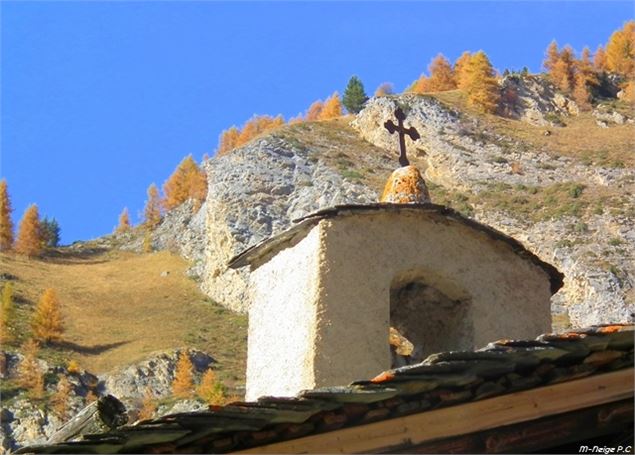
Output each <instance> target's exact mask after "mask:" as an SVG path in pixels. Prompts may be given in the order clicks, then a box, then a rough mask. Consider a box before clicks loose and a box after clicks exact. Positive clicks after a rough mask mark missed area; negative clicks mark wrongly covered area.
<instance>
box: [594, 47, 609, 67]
mask: <svg viewBox="0 0 635 455" xmlns="http://www.w3.org/2000/svg"><path fill="white" fill-rule="evenodd" d="M593 67H594V68H595V69H596V70H597V71H606V51H605V50H604V48H603V47H602V46H598V48H597V49H596V50H595V55H594V56H593Z"/></svg>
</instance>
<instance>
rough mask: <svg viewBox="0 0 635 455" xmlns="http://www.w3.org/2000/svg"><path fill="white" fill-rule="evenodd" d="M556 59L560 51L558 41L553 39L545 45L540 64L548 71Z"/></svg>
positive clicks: (558, 57)
mask: <svg viewBox="0 0 635 455" xmlns="http://www.w3.org/2000/svg"><path fill="white" fill-rule="evenodd" d="M558 60H560V51H559V50H558V43H557V42H556V40H553V41H552V42H551V43H549V46H547V50H546V52H545V59H544V60H543V62H542V66H543V68H544V69H545V70H546V71H547V72H548V73H549V72H551V71H552V70H553V68H554V66H555V65H556V63H557V62H558Z"/></svg>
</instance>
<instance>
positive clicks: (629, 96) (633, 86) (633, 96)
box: [622, 80, 635, 103]
mask: <svg viewBox="0 0 635 455" xmlns="http://www.w3.org/2000/svg"><path fill="white" fill-rule="evenodd" d="M623 90H624V96H623V97H622V99H623V100H624V101H628V102H629V103H635V80H631V81H628V82H627V83H626V85H625V86H624V88H623Z"/></svg>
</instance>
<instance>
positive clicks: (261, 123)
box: [236, 115, 284, 147]
mask: <svg viewBox="0 0 635 455" xmlns="http://www.w3.org/2000/svg"><path fill="white" fill-rule="evenodd" d="M282 125H284V118H283V117H282V115H278V116H276V117H272V116H270V115H254V116H253V117H252V118H251V119H249V120H248V121H247V122H246V123H245V124H244V125H243V128H242V130H241V131H240V134H239V135H238V139H237V140H236V146H237V147H238V146H240V145H243V144H246V143H247V142H249V141H250V140H252V139H253V138H255V137H256V136H258V135H260V134H262V133H265V132H267V131H271V130H274V129H276V128H278V127H280V126H282Z"/></svg>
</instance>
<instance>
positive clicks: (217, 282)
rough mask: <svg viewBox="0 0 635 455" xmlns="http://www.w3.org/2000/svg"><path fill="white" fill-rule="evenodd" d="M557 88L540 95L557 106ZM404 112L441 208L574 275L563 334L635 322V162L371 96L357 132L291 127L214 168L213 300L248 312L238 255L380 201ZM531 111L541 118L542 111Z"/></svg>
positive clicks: (430, 103)
mask: <svg viewBox="0 0 635 455" xmlns="http://www.w3.org/2000/svg"><path fill="white" fill-rule="evenodd" d="M529 86H530V88H531V87H533V88H531V89H526V90H525V89H523V90H524V91H521V92H522V93H523V94H524V96H527V97H531V96H530V92H532V91H534V92H536V91H537V90H538V89H536V88H535V81H532V82H531V83H530V84H529ZM548 89H549V88H548V87H547V88H545V89H544V90H543V91H542V92H540V93H541V94H540V96H541V97H548V96H551V95H550V94H549V93H550V92H548V93H547V94H546V95H545V93H544V92H545V90H547V91H548ZM527 93H529V94H527ZM560 96H561V95H560ZM532 99H535V97H534V98H532ZM552 103H553V105H554V106H556V107H557V106H559V105H560V106H563V107H561V108H559V109H561V110H560V111H558V112H560V113H561V114H563V113H564V110H565V109H566V112H567V115H574V114H575V109H574V108H573V107H572V106H573V104H572V102H570V100H564V101H563V100H560V101H552ZM397 105H400V106H402V108H404V110H406V111H407V112H408V120H407V122H408V123H409V124H410V125H412V126H415V127H416V128H417V129H418V131H419V133H420V134H421V139H420V140H418V141H416V142H414V143H413V142H412V141H410V139H409V138H408V139H407V142H408V149H409V151H410V152H409V153H410V155H411V157H412V160H413V161H414V162H415V164H417V166H419V168H420V169H422V170H425V177H426V180H427V181H428V182H429V184H430V185H431V187H432V189H433V195H432V197H433V201H435V200H436V202H440V203H446V202H449V203H450V204H454V205H455V206H456V207H457V208H459V209H460V210H462V211H464V212H465V213H467V214H469V215H470V216H473V217H474V218H476V219H477V220H479V221H481V222H484V223H486V224H489V225H491V226H493V227H495V228H497V229H499V230H501V231H503V232H505V233H507V234H509V235H512V236H514V237H516V238H518V239H519V240H520V241H521V242H523V243H524V244H525V245H526V246H527V247H528V248H529V249H531V250H532V251H533V252H535V253H536V254H537V255H539V256H540V257H541V258H542V259H543V260H545V261H548V262H551V263H553V264H554V265H556V266H557V267H558V268H559V269H560V270H561V271H563V272H564V273H565V276H566V279H565V286H564V288H563V289H562V290H561V291H560V292H559V293H558V294H557V295H556V296H554V298H553V309H554V313H555V314H556V315H557V318H556V320H557V322H558V324H561V325H567V324H569V323H570V324H572V325H574V326H584V325H589V324H596V323H600V322H607V321H632V320H633V319H634V311H635V310H634V297H635V293H634V292H633V287H634V284H635V282H634V278H633V277H634V276H635V265H634V264H635V261H634V257H635V247H634V245H635V230H634V225H633V200H632V194H633V190H634V184H635V174H634V170H633V168H632V167H631V166H630V163H629V164H627V165H624V164H623V163H622V164H621V165H601V164H600V165H598V164H596V163H590V162H588V160H587V162H585V160H583V159H576V158H575V157H571V156H564V155H558V154H554V153H549V151H548V150H544V149H537V148H536V147H535V146H532V144H531V143H527V142H525V141H523V140H521V139H519V138H517V137H512V136H507V135H505V134H501V133H499V132H497V131H496V130H495V129H492V128H490V125H489V124H488V123H487V122H486V121H485V120H483V118H481V117H479V116H475V115H468V114H466V113H465V112H462V111H459V110H457V109H453V108H451V107H448V106H447V105H446V104H444V103H442V102H441V101H439V100H438V99H436V98H434V97H431V96H420V95H401V96H388V97H380V98H373V99H371V100H370V101H369V102H368V103H367V105H366V107H365V109H364V110H363V111H362V112H360V114H359V115H357V117H356V118H354V119H353V118H351V119H350V120H351V121H350V125H348V124H346V122H318V123H309V124H300V125H292V126H286V127H284V128H282V129H281V130H278V131H277V132H275V133H273V134H271V135H269V136H266V137H262V138H260V139H257V140H255V141H253V142H252V143H250V144H248V145H246V146H244V147H242V148H239V149H237V150H235V151H233V152H232V153H230V154H228V155H226V156H223V157H221V158H218V159H212V160H210V161H208V162H207V163H206V171H207V173H208V176H209V194H208V198H207V203H206V205H207V207H206V208H207V242H208V243H207V245H206V253H205V257H206V267H207V269H206V270H205V272H204V276H203V288H204V290H205V291H206V292H207V293H208V294H209V295H210V296H211V297H212V298H214V299H215V300H218V301H219V302H221V303H223V304H225V305H227V306H228V307H230V308H232V309H236V310H239V311H245V310H246V309H247V307H248V304H249V295H248V292H247V285H246V277H247V272H246V271H245V270H241V271H233V270H229V271H228V270H226V267H225V265H226V262H227V260H228V259H229V258H230V257H231V256H233V255H234V254H236V253H237V252H239V251H240V250H242V249H244V248H246V247H248V246H250V245H253V244H255V243H257V242H258V241H260V240H263V239H265V238H267V237H268V236H270V235H272V234H275V233H277V232H280V231H281V230H283V229H285V228H286V227H288V226H289V225H290V223H291V220H293V219H294V218H297V217H299V216H302V215H303V214H306V213H308V212H311V211H313V210H316V209H318V208H321V207H325V206H328V205H333V204H337V203H344V202H350V203H360V202H366V201H371V200H376V197H377V192H378V190H379V189H380V187H381V184H382V183H383V180H384V179H385V178H386V177H387V176H388V175H389V174H390V172H391V171H392V170H394V168H395V167H396V166H397V160H396V148H397V147H396V138H395V137H394V136H390V135H389V134H388V132H387V131H386V130H385V129H384V128H383V123H384V122H385V121H386V120H387V119H389V118H392V116H393V112H394V109H395V108H396V106H397ZM534 107H535V109H536V110H538V111H540V109H541V107H540V103H538V101H536V104H535V106H534ZM554 109H556V108H554ZM538 123H540V122H538ZM597 128H599V126H598V127H597ZM536 134H542V130H540V131H538V132H537V133H536ZM435 194H436V197H437V199H435ZM596 196H597V197H596ZM600 196H601V197H600Z"/></svg>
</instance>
